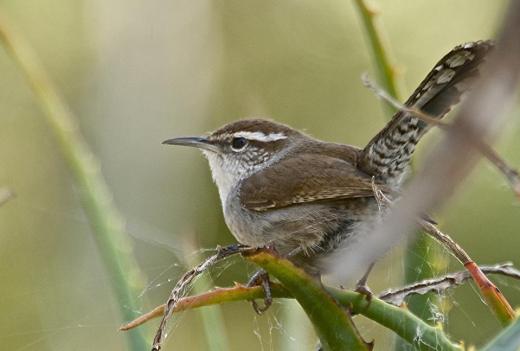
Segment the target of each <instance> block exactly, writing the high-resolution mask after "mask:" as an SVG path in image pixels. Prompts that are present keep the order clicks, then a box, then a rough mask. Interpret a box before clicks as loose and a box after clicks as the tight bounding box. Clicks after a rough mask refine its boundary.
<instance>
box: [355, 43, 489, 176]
mask: <svg viewBox="0 0 520 351" xmlns="http://www.w3.org/2000/svg"><path fill="white" fill-rule="evenodd" d="M492 48H493V43H492V42H491V41H478V42H471V43H466V44H463V45H459V46H457V47H455V48H454V49H453V50H452V51H450V52H449V53H448V54H447V55H446V56H444V57H443V58H442V59H441V60H440V61H439V62H438V63H437V64H436V65H435V67H434V68H433V70H432V71H431V72H430V73H429V74H428V75H427V76H426V78H425V79H424V80H423V81H422V82H421V84H420V85H419V87H418V88H417V89H416V90H415V91H414V92H413V94H412V95H411V96H410V98H409V99H408V101H406V106H412V107H414V108H417V109H420V110H422V111H423V112H426V113H428V114H430V115H432V116H435V117H438V118H442V117H444V115H445V114H446V113H448V112H449V111H450V110H451V108H452V107H453V106H454V105H456V104H457V103H458V102H459V101H460V99H461V96H462V95H463V94H464V93H465V92H466V91H468V90H469V89H470V88H471V86H472V85H473V81H474V80H475V78H477V77H478V76H479V70H480V68H481V66H482V63H483V62H484V60H485V57H486V55H487V54H488V53H489V51H490V50H491V49H492ZM427 130H428V125H427V124H426V123H425V122H423V121H421V120H419V119H417V118H415V117H412V116H411V115H410V114H408V113H405V112H397V113H396V114H395V115H394V116H393V118H392V120H391V121H390V122H389V123H388V124H387V125H386V126H385V128H383V130H381V131H380V132H379V133H378V134H377V135H376V136H375V137H374V138H373V139H372V140H371V141H370V142H369V143H368V145H367V146H366V147H365V148H364V149H363V150H362V152H361V155H360V159H359V167H360V168H361V169H362V170H363V171H365V172H367V173H368V174H371V175H374V176H376V177H377V178H379V179H380V180H382V181H385V182H387V183H390V184H396V183H399V182H400V179H401V178H402V175H403V174H404V171H405V170H406V168H407V166H408V164H409V163H410V158H411V157H412V154H413V152H414V150H415V145H417V143H418V141H419V140H420V138H421V137H422V136H423V135H424V133H425V132H426V131H427Z"/></svg>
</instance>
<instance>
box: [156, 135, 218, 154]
mask: <svg viewBox="0 0 520 351" xmlns="http://www.w3.org/2000/svg"><path fill="white" fill-rule="evenodd" d="M162 143H163V144H168V145H182V146H191V147H196V148H198V149H202V150H208V151H212V152H218V151H219V148H218V146H217V145H215V144H214V143H213V142H211V141H209V140H208V139H207V138H203V137H183V138H173V139H168V140H165V141H163V142H162Z"/></svg>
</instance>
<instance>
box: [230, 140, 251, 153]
mask: <svg viewBox="0 0 520 351" xmlns="http://www.w3.org/2000/svg"><path fill="white" fill-rule="evenodd" d="M246 145H247V139H246V138H242V137H238V138H233V140H231V148H232V149H233V150H235V151H240V150H242V149H244V148H245V147H246Z"/></svg>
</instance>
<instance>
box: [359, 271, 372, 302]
mask: <svg viewBox="0 0 520 351" xmlns="http://www.w3.org/2000/svg"><path fill="white" fill-rule="evenodd" d="M374 264H375V262H372V263H371V264H370V266H368V269H367V271H366V272H365V274H363V276H362V277H361V279H359V280H358V282H357V283H356V289H355V290H356V292H358V293H360V294H362V295H364V296H365V298H366V300H367V301H368V302H370V301H371V300H372V295H374V294H373V293H372V290H370V288H369V287H368V285H367V280H368V275H369V274H370V271H371V270H372V268H373V267H374Z"/></svg>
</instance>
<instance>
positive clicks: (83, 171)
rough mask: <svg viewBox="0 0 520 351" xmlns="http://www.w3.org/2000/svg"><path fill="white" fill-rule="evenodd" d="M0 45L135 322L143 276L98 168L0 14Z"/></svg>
mask: <svg viewBox="0 0 520 351" xmlns="http://www.w3.org/2000/svg"><path fill="white" fill-rule="evenodd" d="M0 42H1V43H2V44H3V46H4V48H5V50H6V51H7V53H8V54H10V55H11V57H12V59H13V60H14V61H15V63H16V64H17V65H18V68H19V69H20V71H21V72H22V73H23V74H24V75H25V78H26V79H27V82H28V83H29V85H30V87H31V89H32V91H33V93H34V95H35V97H36V99H37V102H38V103H39V104H40V105H41V107H42V110H43V117H44V118H45V120H46V122H47V124H48V126H49V129H50V130H51V131H52V133H54V137H55V138H56V142H57V145H58V147H59V149H60V151H61V153H62V155H63V157H64V159H65V161H66V162H67V165H68V166H69V169H70V170H71V174H72V176H73V178H74V181H75V183H76V184H77V186H78V189H79V197H80V200H81V204H82V206H83V208H84V210H85V213H86V215H87V217H88V220H89V224H90V225H91V228H92V234H93V237H94V240H95V242H96V244H97V247H98V250H99V252H100V255H101V258H102V260H103V263H104V267H105V268H106V270H107V271H108V273H109V276H110V283H111V287H112V289H113V291H114V293H115V295H116V298H117V300H118V305H119V309H120V313H121V315H122V317H123V319H125V320H129V319H132V318H134V317H135V315H136V313H135V311H137V310H138V304H137V302H136V300H135V297H136V296H137V295H138V293H137V290H136V287H138V286H139V285H141V284H142V282H143V280H144V279H143V277H142V274H141V271H140V270H139V266H138V265H137V263H136V261H135V258H134V256H133V253H132V242H131V240H129V238H128V235H127V233H126V232H125V229H124V220H123V218H122V215H121V214H120V213H119V211H118V210H117V208H116V207H115V205H114V202H113V200H112V194H111V193H110V190H109V188H108V186H107V184H106V183H105V180H104V179H103V176H102V174H101V171H100V166H99V164H98V162H97V160H96V158H95V156H94V155H93V154H92V152H91V150H90V148H89V145H88V144H87V143H86V141H85V140H84V138H83V135H82V134H81V131H80V129H79V126H78V123H77V122H76V117H75V116H74V114H73V113H72V111H71V110H70V108H69V106H68V105H67V103H66V102H65V100H64V99H63V98H62V96H61V95H60V94H59V92H58V90H57V89H56V87H55V86H54V83H53V81H52V79H51V77H50V76H49V75H48V73H47V71H46V70H45V68H44V67H43V65H42V63H41V62H40V60H39V58H38V56H37V55H36V53H35V52H34V51H33V49H32V47H31V46H30V45H29V43H28V42H26V40H25V38H23V37H22V36H21V35H20V34H19V33H18V32H16V31H15V30H14V29H13V28H12V26H11V25H10V23H9V21H8V20H7V18H5V17H4V16H2V15H1V13H0ZM128 337H129V344H130V345H129V348H130V349H131V350H139V351H142V350H143V349H144V348H145V347H146V340H145V339H144V337H143V335H141V333H132V334H130V335H129V336H128Z"/></svg>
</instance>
